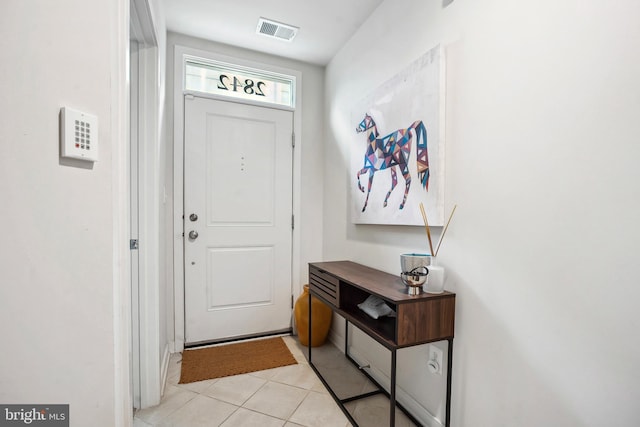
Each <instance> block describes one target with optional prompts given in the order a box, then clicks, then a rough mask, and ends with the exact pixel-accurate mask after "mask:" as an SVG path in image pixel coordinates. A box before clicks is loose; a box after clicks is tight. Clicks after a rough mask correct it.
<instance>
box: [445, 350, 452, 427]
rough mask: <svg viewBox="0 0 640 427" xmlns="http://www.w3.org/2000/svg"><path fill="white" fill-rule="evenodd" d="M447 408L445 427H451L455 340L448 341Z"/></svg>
mask: <svg viewBox="0 0 640 427" xmlns="http://www.w3.org/2000/svg"><path fill="white" fill-rule="evenodd" d="M447 347H448V348H447V407H446V417H447V419H446V420H445V424H444V425H445V427H449V426H450V425H451V370H452V369H451V368H452V367H453V338H451V339H448V340H447Z"/></svg>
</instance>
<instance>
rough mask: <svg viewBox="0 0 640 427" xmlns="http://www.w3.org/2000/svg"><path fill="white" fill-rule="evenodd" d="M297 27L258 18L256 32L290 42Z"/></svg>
mask: <svg viewBox="0 0 640 427" xmlns="http://www.w3.org/2000/svg"><path fill="white" fill-rule="evenodd" d="M298 30H299V28H298V27H294V26H292V25H287V24H283V23H281V22H276V21H272V20H270V19H265V18H260V19H259V20H258V28H257V29H256V32H257V33H258V34H262V35H264V36H268V37H274V38H276V39H280V40H285V41H288V42H290V41H291V40H293V38H294V37H295V36H296V33H297V32H298Z"/></svg>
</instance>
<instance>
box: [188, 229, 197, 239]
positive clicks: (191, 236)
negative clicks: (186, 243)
mask: <svg viewBox="0 0 640 427" xmlns="http://www.w3.org/2000/svg"><path fill="white" fill-rule="evenodd" d="M189 238H190V239H192V240H195V239H197V238H198V232H197V231H195V230H191V231H190V232H189Z"/></svg>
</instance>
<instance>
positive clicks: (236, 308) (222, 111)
mask: <svg viewBox="0 0 640 427" xmlns="http://www.w3.org/2000/svg"><path fill="white" fill-rule="evenodd" d="M292 123H293V113H292V112H289V111H283V110H276V109H271V108H266V107H258V106H252V105H244V104H236V103H232V102H226V101H219V100H212V99H207V98H197V97H196V98H193V97H186V98H185V169H184V170H185V172H184V183H185V188H184V198H185V201H184V202H185V203H184V205H185V243H184V244H185V338H186V342H187V344H190V343H198V342H206V341H216V340H221V339H227V338H233V337H240V336H246V335H254V334H261V333H267V332H274V331H280V330H285V329H287V328H289V327H290V319H291V233H292V231H291V212H292V199H291V192H292V155H293V148H292V146H291V135H292ZM192 214H193V215H195V216H193V217H192ZM196 217H197V218H196ZM191 232H194V233H193V234H191V237H190V233H191ZM195 233H197V236H196V234H195Z"/></svg>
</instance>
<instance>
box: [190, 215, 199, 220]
mask: <svg viewBox="0 0 640 427" xmlns="http://www.w3.org/2000/svg"><path fill="white" fill-rule="evenodd" d="M189 219H190V220H191V221H197V220H198V215H196V214H194V213H193V214H191V215H189Z"/></svg>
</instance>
